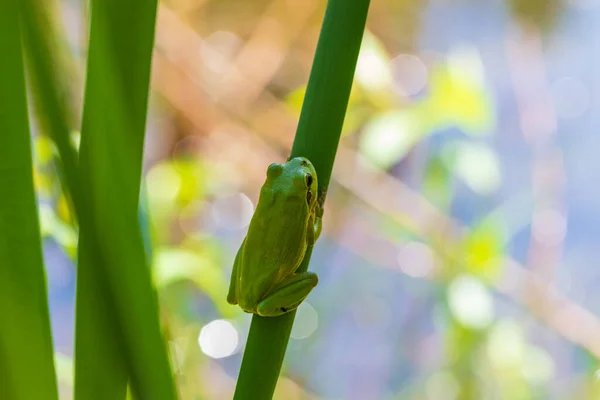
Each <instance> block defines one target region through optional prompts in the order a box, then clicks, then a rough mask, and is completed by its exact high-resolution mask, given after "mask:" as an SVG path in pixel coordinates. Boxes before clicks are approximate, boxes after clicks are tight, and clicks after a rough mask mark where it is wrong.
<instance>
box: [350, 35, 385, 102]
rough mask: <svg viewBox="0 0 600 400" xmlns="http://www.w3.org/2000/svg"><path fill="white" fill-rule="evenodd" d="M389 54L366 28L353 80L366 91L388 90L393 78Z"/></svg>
mask: <svg viewBox="0 0 600 400" xmlns="http://www.w3.org/2000/svg"><path fill="white" fill-rule="evenodd" d="M390 59H391V57H390V55H389V54H388V52H387V51H386V49H385V47H384V46H383V44H382V43H381V42H380V41H379V39H377V37H376V36H375V35H373V34H372V33H371V32H370V31H369V30H368V29H367V30H365V34H364V36H363V40H362V44H361V46H360V53H359V55H358V61H357V63H356V72H355V80H356V81H357V82H358V83H359V84H360V85H361V87H363V88H364V89H365V91H366V92H379V91H389V90H390V89H391V88H392V84H393V79H392V71H391V69H390Z"/></svg>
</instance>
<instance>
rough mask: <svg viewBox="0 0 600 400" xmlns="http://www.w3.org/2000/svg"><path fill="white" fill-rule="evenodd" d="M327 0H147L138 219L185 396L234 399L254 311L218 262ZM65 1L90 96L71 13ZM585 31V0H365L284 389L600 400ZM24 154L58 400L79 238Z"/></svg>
mask: <svg viewBox="0 0 600 400" xmlns="http://www.w3.org/2000/svg"><path fill="white" fill-rule="evenodd" d="M325 5H326V4H325V1H316V0H280V1H269V0H258V1H251V2H249V1H247V2H242V1H231V0H220V1H217V0H170V1H163V2H161V4H160V7H159V11H158V18H157V27H156V41H155V51H154V56H153V66H152V90H151V95H150V109H149V116H148V124H147V135H146V145H145V161H144V179H143V189H142V211H141V215H140V217H141V222H142V225H143V228H144V230H145V232H147V233H148V237H147V239H148V241H149V243H151V244H152V246H151V254H152V261H153V263H152V268H153V274H154V276H155V280H156V284H157V286H158V288H159V294H160V301H161V306H162V310H161V316H162V318H163V321H165V323H166V324H167V327H168V329H167V330H168V332H167V336H168V340H169V344H170V350H171V357H172V360H173V365H174V368H175V372H176V374H177V380H178V384H179V387H180V392H181V395H182V398H183V399H230V398H231V396H232V393H233V390H234V386H235V380H236V377H237V374H238V371H239V366H240V362H241V355H242V351H243V348H244V341H245V338H246V335H247V331H248V327H249V324H250V316H249V315H247V314H244V313H242V312H241V311H240V310H239V308H237V307H233V306H230V305H228V304H227V303H226V301H225V298H226V293H227V287H228V284H229V275H230V272H231V266H232V262H233V258H234V256H235V252H236V251H237V248H238V247H239V245H240V243H241V241H242V239H243V237H244V236H245V233H246V229H247V226H248V223H249V221H250V218H251V216H252V213H253V209H254V205H255V204H256V201H257V199H258V192H259V189H260V185H261V184H262V182H263V180H264V174H265V170H266V167H267V166H268V165H269V164H270V163H272V162H281V161H283V160H285V159H286V158H287V156H288V154H289V149H290V146H291V144H292V140H293V135H294V132H295V126H296V123H297V119H298V115H299V111H300V106H301V104H302V99H303V94H304V85H305V83H306V81H307V79H308V75H309V72H310V66H311V62H312V58H313V55H314V51H315V46H316V42H317V38H318V34H319V29H320V25H321V21H322V17H323V13H324V10H325ZM58 7H59V15H60V17H61V18H62V20H61V21H60V23H59V25H62V26H63V27H64V31H65V32H66V39H65V43H64V44H65V46H67V48H68V49H70V50H71V52H72V54H73V55H74V58H73V59H74V60H75V62H74V63H73V65H71V66H70V67H72V72H71V73H70V77H71V87H70V88H71V89H72V91H71V93H70V95H71V97H72V99H74V102H73V103H74V104H76V103H81V98H82V95H83V86H84V78H85V65H86V64H85V62H86V60H85V58H86V55H87V48H86V43H87V32H88V27H87V21H85V20H84V19H82V15H85V9H83V10H82V9H81V7H82V4H81V3H80V2H73V1H71V0H62V1H60V2H58ZM599 23H600V1H595V0H571V1H566V0H564V1H560V0H554V1H550V2H542V1H528V0H507V1H502V0H486V1H475V0H455V1H449V0H438V1H415V0H381V1H374V0H373V1H372V2H371V9H370V14H369V20H368V23H367V29H368V30H367V32H365V37H364V41H363V45H362V48H361V53H360V56H359V62H358V65H357V70H356V76H355V83H354V87H353V91H352V95H351V100H350V105H349V108H348V113H347V116H346V120H345V126H344V134H343V138H342V142H341V144H340V149H339V152H338V155H337V158H336V164H335V167H334V172H333V179H332V183H331V186H330V189H329V193H328V198H327V203H326V206H325V220H324V222H325V225H324V235H322V237H321V239H320V241H319V242H318V245H317V246H316V248H315V251H314V253H313V259H312V263H311V270H313V271H315V272H317V273H318V274H319V277H320V283H319V286H318V287H317V288H316V290H314V291H313V293H312V294H311V295H310V297H309V298H308V300H307V301H306V302H305V303H303V304H302V305H301V307H300V308H299V311H298V314H297V317H296V321H295V325H294V329H293V332H292V339H291V340H290V344H289V347H288V351H287V356H286V359H285V364H284V369H283V371H282V376H281V378H280V381H279V384H278V387H277V390H276V394H275V399H290V400H300V399H351V400H354V399H357V400H358V399H361V400H362V399H384V400H387V399H390V400H391V399H435V400H437V399H440V400H446V399H448V400H451V399H511V400H512V399H596V398H600V382H599V381H598V377H600V369H598V368H600V366H599V365H598V362H597V357H598V356H600V339H599V338H600V320H599V319H598V317H597V316H596V314H598V313H599V312H600V296H599V295H598V293H600V290H599V289H600V269H598V267H597V261H596V260H598V259H599V258H600V248H599V247H598V246H597V244H598V241H597V238H598V237H600V186H599V185H598V176H600V161H599V160H598V157H597V152H596V151H595V150H596V149H600V136H599V135H598V133H597V131H598V128H599V127H600V125H599V123H600V120H599V116H600V110H599V108H600V104H599V103H598V100H597V99H598V93H599V88H600V78H599V77H598V74H597V72H596V71H598V69H599V68H600V56H599V55H600V52H599V51H598V37H600V36H599V35H600V24H599ZM75 100H76V101H75ZM323 112H327V110H323ZM78 137H79V133H78V132H73V139H74V140H75V141H77V140H78ZM34 154H35V184H36V189H37V192H38V196H39V204H40V210H39V211H40V219H41V228H42V232H43V235H44V255H45V259H46V267H47V273H48V285H49V296H50V297H49V298H50V308H51V317H52V328H53V335H54V341H55V350H56V352H57V366H58V373H59V379H60V385H61V389H62V390H61V392H62V394H63V395H64V398H65V399H67V398H70V396H71V395H70V393H71V391H72V390H71V387H70V385H72V359H71V358H72V355H73V320H74V296H75V269H74V266H73V260H74V257H75V255H76V245H77V233H76V231H75V229H74V228H73V221H72V216H71V215H70V214H69V207H68V206H67V202H66V200H65V198H64V197H63V195H62V193H61V188H60V185H59V182H58V178H57V176H56V171H55V167H54V164H53V145H52V144H51V143H50V142H49V141H48V139H47V138H46V137H43V136H36V137H35V142H34ZM597 371H598V372H597Z"/></svg>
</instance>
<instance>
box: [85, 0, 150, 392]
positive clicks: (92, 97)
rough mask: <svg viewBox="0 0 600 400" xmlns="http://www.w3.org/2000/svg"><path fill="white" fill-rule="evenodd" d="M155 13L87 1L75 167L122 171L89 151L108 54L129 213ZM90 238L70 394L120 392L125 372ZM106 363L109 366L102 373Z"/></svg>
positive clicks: (105, 104) (145, 4) (107, 0)
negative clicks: (122, 121) (124, 147)
mask: <svg viewBox="0 0 600 400" xmlns="http://www.w3.org/2000/svg"><path fill="white" fill-rule="evenodd" d="M155 17H156V2H155V1H132V0H127V1H121V0H102V1H92V22H91V33H90V46H89V53H88V73H87V88H86V94H85V104H84V111H83V126H82V138H81V148H80V164H81V169H80V172H81V174H82V176H83V177H86V176H91V175H92V172H93V171H92V170H99V169H106V168H108V169H109V170H111V172H110V173H112V174H115V175H116V174H119V173H120V172H119V171H118V170H113V169H111V168H110V164H112V162H113V160H105V159H103V158H101V157H93V156H92V154H91V152H93V151H94V141H97V140H99V139H100V138H99V137H98V135H102V136H107V135H105V134H104V133H103V132H100V131H99V130H98V129H95V127H96V126H98V125H102V123H99V122H98V121H96V120H95V118H105V117H104V116H103V115H102V114H101V113H98V112H95V110H110V109H111V108H112V107H114V106H115V104H113V103H112V101H114V99H111V96H110V95H107V93H106V91H105V90H104V89H105V87H104V83H103V81H102V79H103V78H104V76H103V71H102V70H101V68H102V64H103V61H102V60H103V59H104V58H109V59H112V60H113V70H114V71H115V74H116V75H115V76H114V77H113V78H114V79H115V80H116V83H118V84H119V85H120V86H121V90H122V91H121V93H122V94H123V95H124V96H125V98H124V99H123V100H121V101H120V103H119V104H120V105H123V106H126V107H127V109H126V110H124V111H125V113H126V114H127V116H128V117H129V118H128V119H129V122H130V129H129V131H128V132H124V131H123V130H121V131H119V132H118V134H125V135H129V136H130V137H131V142H130V147H129V149H128V153H124V152H115V153H114V154H113V156H114V157H117V156H124V157H128V159H127V160H121V161H120V163H125V164H127V165H128V167H129V168H130V169H131V173H130V174H127V175H125V177H126V178H127V181H124V182H123V184H124V187H125V189H126V190H125V192H123V193H121V195H120V199H121V202H122V203H121V207H123V209H124V210H125V211H126V212H127V213H129V214H132V213H136V212H137V206H138V198H139V186H140V175H141V165H142V155H143V145H144V130H145V122H146V108H147V103H148V86H149V79H150V61H151V56H152V44H153V37H154V25H155ZM102 42H104V45H103V44H102ZM104 50H106V51H104ZM93 135H96V136H95V137H94V136H93ZM106 139H108V137H106ZM100 196H102V193H100ZM98 200H99V201H104V200H102V199H101V198H100V199H98ZM87 241H88V237H87V236H86V232H84V231H82V232H81V233H80V237H79V243H80V246H79V259H78V263H79V266H78V274H77V309H76V335H75V344H76V345H75V376H76V377H77V379H76V381H75V399H85V400H88V399H89V400H93V399H98V400H103V399H115V400H118V399H124V398H125V396H126V388H127V380H128V376H127V371H126V369H125V360H124V354H122V353H121V351H120V348H119V345H118V343H119V335H118V331H117V330H116V326H115V323H114V321H113V319H114V316H113V315H112V313H111V309H110V307H109V306H108V304H107V302H106V299H105V297H104V295H105V289H103V288H101V287H100V286H99V285H98V281H99V278H100V276H99V272H100V271H98V270H97V269H96V268H95V264H94V255H93V254H90V249H91V248H90V247H89V246H88V245H86V243H87ZM107 370H111V371H112V372H111V373H110V374H105V373H104V371H107Z"/></svg>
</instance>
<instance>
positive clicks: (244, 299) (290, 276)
mask: <svg viewBox="0 0 600 400" xmlns="http://www.w3.org/2000/svg"><path fill="white" fill-rule="evenodd" d="M317 188H318V182H317V173H316V171H315V168H314V167H313V165H312V164H311V163H310V161H308V160H307V159H306V158H303V157H297V158H293V159H291V160H289V161H288V162H286V163H285V164H276V163H275V164H271V165H270V166H269V168H268V169H267V179H266V181H265V184H264V185H263V187H262V189H261V191H260V198H259V200H258V205H257V206H256V211H255V212H254V215H253V216H252V220H251V221H250V227H249V228H248V234H247V235H246V238H245V239H244V242H243V243H242V245H241V247H240V249H239V250H238V253H237V255H236V257H235V261H234V264H233V272H232V273H231V283H230V285H229V294H228V295H227V301H228V302H229V303H230V304H238V305H239V306H240V308H241V309H242V310H244V311H245V312H248V313H255V314H258V315H261V316H269V317H274V316H278V315H281V314H284V313H286V312H288V311H291V310H294V309H296V308H297V307H298V306H299V305H300V303H302V301H303V300H304V299H305V298H306V297H307V296H308V294H309V293H310V291H311V290H312V289H313V288H314V287H315V286H316V285H317V283H318V278H317V275H316V274H314V273H312V272H302V273H296V270H297V269H298V267H299V266H300V263H301V262H302V259H303V258H304V254H305V253H306V249H307V248H308V246H312V245H313V244H314V243H315V241H316V240H317V239H318V237H319V234H320V233H321V217H322V215H323V213H322V209H321V207H320V206H319V204H318V201H317Z"/></svg>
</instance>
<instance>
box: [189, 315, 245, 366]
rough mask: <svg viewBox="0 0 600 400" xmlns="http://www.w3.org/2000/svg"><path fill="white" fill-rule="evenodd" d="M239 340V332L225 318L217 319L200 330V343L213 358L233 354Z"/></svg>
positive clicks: (205, 352)
mask: <svg viewBox="0 0 600 400" xmlns="http://www.w3.org/2000/svg"><path fill="white" fill-rule="evenodd" d="M238 342H239V338H238V332H237V330H236V329H235V328H234V326H233V325H232V324H231V323H230V322H229V321H226V320H224V319H216V320H214V321H212V322H209V323H208V324H206V325H205V326H204V327H203V328H202V329H201V330H200V336H198V344H199V345H200V349H201V350H202V352H203V353H204V354H206V355H207V356H209V357H212V358H224V357H228V356H230V355H232V354H233V353H234V352H235V350H236V349H237V346H238Z"/></svg>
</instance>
